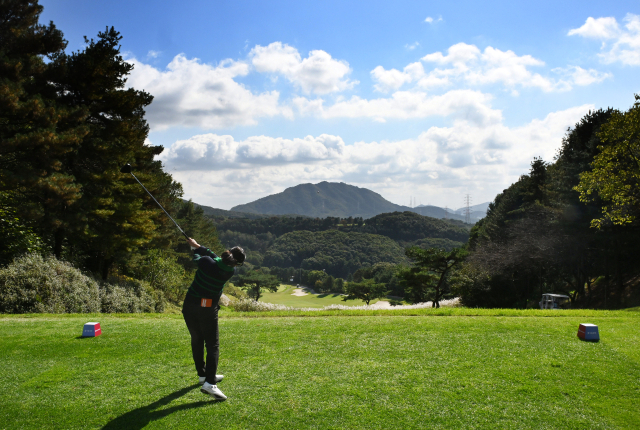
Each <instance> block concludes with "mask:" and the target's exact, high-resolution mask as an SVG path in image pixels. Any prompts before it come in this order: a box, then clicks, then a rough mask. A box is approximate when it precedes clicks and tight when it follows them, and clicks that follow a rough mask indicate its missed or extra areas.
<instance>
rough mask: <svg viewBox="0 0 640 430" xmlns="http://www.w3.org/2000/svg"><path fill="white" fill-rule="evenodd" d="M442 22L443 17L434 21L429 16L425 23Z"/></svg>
mask: <svg viewBox="0 0 640 430" xmlns="http://www.w3.org/2000/svg"><path fill="white" fill-rule="evenodd" d="M440 21H442V17H441V16H440V17H438V19H433V18H432V17H430V16H428V17H426V18H425V20H424V22H426V23H427V24H433V23H435V22H440Z"/></svg>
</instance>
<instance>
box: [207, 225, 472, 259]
mask: <svg viewBox="0 0 640 430" xmlns="http://www.w3.org/2000/svg"><path fill="white" fill-rule="evenodd" d="M213 219H214V221H215V223H216V227H217V229H218V234H219V237H220V241H221V242H222V243H223V244H225V245H226V246H234V245H238V244H239V245H241V246H243V247H245V249H246V250H247V251H248V252H249V253H250V258H249V260H250V261H251V262H252V264H256V265H258V266H260V265H263V264H266V262H265V263H263V258H264V256H265V254H266V252H267V251H268V250H269V249H270V247H271V246H272V245H273V244H274V242H275V240H276V239H277V238H278V237H280V236H282V235H284V234H287V233H291V232H295V231H310V232H321V231H328V230H339V231H342V232H354V233H370V234H374V235H382V236H386V237H389V238H391V239H393V240H395V241H396V242H397V244H398V245H399V246H400V247H402V248H404V247H407V246H411V245H418V246H423V247H431V246H435V247H438V248H443V249H452V248H455V247H460V246H462V245H463V244H464V243H465V242H466V241H467V238H468V237H469V232H468V230H467V229H466V228H463V227H461V226H460V225H464V224H462V223H459V222H456V221H444V220H438V219H435V218H430V217H425V216H422V215H418V214H416V213H413V212H394V213H391V214H381V215H377V216H375V217H372V218H370V219H367V220H363V219H362V218H344V219H340V218H337V217H336V218H333V217H328V218H307V217H288V216H280V217H269V218H259V219H252V220H250V219H244V218H219V217H216V218H213ZM457 223H459V224H460V225H457Z"/></svg>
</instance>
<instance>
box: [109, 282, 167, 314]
mask: <svg viewBox="0 0 640 430" xmlns="http://www.w3.org/2000/svg"><path fill="white" fill-rule="evenodd" d="M110 281H112V282H113V280H110ZM116 282H118V283H117V284H112V283H104V284H102V285H101V286H100V297H101V309H102V312H105V313H141V312H163V311H164V298H163V295H162V292H160V291H155V290H154V289H153V288H151V286H150V285H149V283H147V282H144V281H139V280H137V279H133V278H126V277H125V278H124V279H118V280H116Z"/></svg>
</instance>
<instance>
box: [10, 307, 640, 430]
mask: <svg viewBox="0 0 640 430" xmlns="http://www.w3.org/2000/svg"><path fill="white" fill-rule="evenodd" d="M419 311H423V310H419ZM428 311H429V310H428ZM437 311H438V310H433V311H432V313H431V314H423V316H404V315H402V312H396V313H395V316H391V314H384V313H380V312H383V311H366V312H365V311H359V312H360V315H361V316H351V317H343V318H339V317H336V316H321V315H320V316H317V315H318V313H317V312H316V313H311V312H309V313H307V314H313V315H314V316H316V317H315V318H308V317H303V316H304V315H305V314H304V313H299V312H294V313H289V314H288V315H291V316H294V317H293V318H282V317H274V316H265V315H270V314H271V313H269V314H266V313H265V314H259V315H255V314H254V315H253V316H254V318H246V317H245V316H246V315H245V314H240V313H235V312H229V311H224V312H223V313H222V317H221V321H220V327H221V352H222V356H221V360H220V372H221V373H224V374H225V380H224V381H223V382H221V383H220V384H219V386H220V388H221V389H222V391H223V392H224V393H225V394H227V395H228V396H229V399H228V400H227V401H226V402H222V403H218V402H213V401H211V400H210V398H208V397H206V396H205V395H203V394H201V393H200V392H199V389H198V387H197V385H195V381H196V380H197V378H196V374H195V371H194V370H193V364H192V361H191V357H190V351H189V338H188V334H187V330H186V328H185V326H184V322H183V321H182V319H181V318H180V315H99V316H98V315H93V316H86V315H71V316H70V315H63V316H54V315H29V316H0V368H1V369H2V372H0V406H1V407H0V428H52V429H73V428H105V429H141V428H149V429H153V428H158V429H160V428H185V429H186V428H194V427H204V426H206V427H215V428H224V429H234V428H237V429H246V428H290V429H302V428H304V429H326V428H367V429H388V428H486V429H494V428H513V429H520V428H535V429H538V428H575V429H585V428H589V429H609V428H637V425H638V422H640V408H638V399H639V398H640V330H639V329H638V325H639V323H640V313H639V312H637V311H636V312H625V311H616V312H613V311H611V312H598V311H577V310H575V311H570V312H555V313H553V312H550V311H546V312H545V311H530V310H529V311H519V312H517V311H513V312H511V313H510V314H509V312H507V311H506V310H494V311H490V310H478V309H464V308H462V309H454V310H450V311H451V313H449V314H448V315H444V314H438V313H437ZM347 312H351V311H347ZM367 312H368V313H367ZM373 312H376V313H373ZM384 312H392V311H384ZM480 314H482V315H480ZM504 314H509V315H504ZM334 315H338V314H334ZM339 315H347V314H344V313H340V314H339ZM431 315H433V316H431ZM436 315H440V316H436ZM474 315H475V316H474ZM87 321H100V323H101V325H102V330H103V333H104V334H103V335H102V336H100V337H98V338H87V339H82V338H79V335H80V333H81V331H82V325H83V323H85V322H87ZM581 322H591V323H594V324H597V325H598V326H599V329H600V336H601V341H600V342H598V343H590V342H582V341H580V340H579V339H578V338H577V337H576V332H577V328H578V324H579V323H581Z"/></svg>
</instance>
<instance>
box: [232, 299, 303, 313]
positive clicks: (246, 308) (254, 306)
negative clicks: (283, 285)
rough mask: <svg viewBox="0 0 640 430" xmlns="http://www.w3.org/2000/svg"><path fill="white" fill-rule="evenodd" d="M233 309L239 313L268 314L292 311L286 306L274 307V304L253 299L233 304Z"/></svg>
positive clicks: (240, 300)
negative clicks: (270, 312) (267, 312)
mask: <svg viewBox="0 0 640 430" xmlns="http://www.w3.org/2000/svg"><path fill="white" fill-rule="evenodd" d="M231 307H232V308H233V309H234V310H235V311H237V312H266V311H286V310H291V309H292V308H289V307H288V306H285V305H274V304H273V303H265V302H257V301H255V300H253V299H239V300H236V301H235V302H233V303H231Z"/></svg>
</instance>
